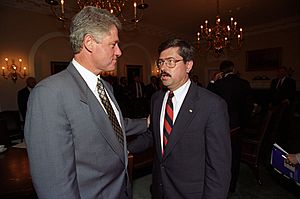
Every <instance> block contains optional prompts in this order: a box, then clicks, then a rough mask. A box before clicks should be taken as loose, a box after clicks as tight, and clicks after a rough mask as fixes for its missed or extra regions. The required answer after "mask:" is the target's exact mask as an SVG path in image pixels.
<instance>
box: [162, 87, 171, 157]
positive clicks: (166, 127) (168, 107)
mask: <svg viewBox="0 0 300 199" xmlns="http://www.w3.org/2000/svg"><path fill="white" fill-rule="evenodd" d="M172 97H174V93H173V92H172V91H170V92H169V96H168V100H167V103H166V110H165V118H164V130H163V132H164V135H163V150H162V154H164V150H165V148H166V145H167V144H168V140H169V137H170V135H171V131H172V128H173V102H172Z"/></svg>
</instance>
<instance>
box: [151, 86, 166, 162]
mask: <svg viewBox="0 0 300 199" xmlns="http://www.w3.org/2000/svg"><path fill="white" fill-rule="evenodd" d="M164 96H165V92H163V91H160V94H159V96H158V97H157V98H156V99H155V102H154V103H153V106H154V107H153V110H154V111H153V113H152V117H153V125H152V126H153V131H152V132H153V133H155V135H154V139H155V141H154V142H155V143H156V144H155V147H156V151H157V157H159V159H160V160H161V159H162V148H161V139H160V113H161V108H162V103H163V99H164Z"/></svg>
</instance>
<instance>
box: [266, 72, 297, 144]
mask: <svg viewBox="0 0 300 199" xmlns="http://www.w3.org/2000/svg"><path fill="white" fill-rule="evenodd" d="M270 93H271V104H270V106H271V108H272V109H273V111H274V114H273V123H274V124H275V126H273V132H275V135H273V139H274V141H275V142H277V143H278V144H280V146H282V147H287V138H288V136H289V133H290V131H291V129H290V125H291V124H290V121H291V117H292V107H293V104H294V100H295V96H296V81H295V80H294V79H292V78H290V77H289V76H288V75H287V68H286V67H279V68H278V69H277V78H275V79H273V80H272V82H271V87H270Z"/></svg>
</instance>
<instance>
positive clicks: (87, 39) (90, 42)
mask: <svg viewBox="0 0 300 199" xmlns="http://www.w3.org/2000/svg"><path fill="white" fill-rule="evenodd" d="M94 42H95V40H94V38H93V36H92V35H90V34H87V35H85V36H84V38H83V46H84V48H85V49H86V50H87V51H89V52H93V47H94Z"/></svg>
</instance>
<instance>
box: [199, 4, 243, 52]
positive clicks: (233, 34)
mask: <svg viewBox="0 0 300 199" xmlns="http://www.w3.org/2000/svg"><path fill="white" fill-rule="evenodd" d="M242 41H243V29H242V28H238V26H237V22H236V21H234V19H233V17H231V18H230V24H228V25H225V24H222V23H221V18H220V13H219V0H217V16H216V24H215V26H211V27H209V24H208V20H205V22H204V25H201V26H200V31H199V32H197V41H196V48H197V49H199V50H203V49H204V50H206V51H208V52H209V53H213V54H214V56H216V57H219V56H220V55H221V54H223V53H224V49H239V48H240V47H241V45H242Z"/></svg>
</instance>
